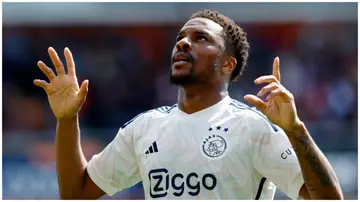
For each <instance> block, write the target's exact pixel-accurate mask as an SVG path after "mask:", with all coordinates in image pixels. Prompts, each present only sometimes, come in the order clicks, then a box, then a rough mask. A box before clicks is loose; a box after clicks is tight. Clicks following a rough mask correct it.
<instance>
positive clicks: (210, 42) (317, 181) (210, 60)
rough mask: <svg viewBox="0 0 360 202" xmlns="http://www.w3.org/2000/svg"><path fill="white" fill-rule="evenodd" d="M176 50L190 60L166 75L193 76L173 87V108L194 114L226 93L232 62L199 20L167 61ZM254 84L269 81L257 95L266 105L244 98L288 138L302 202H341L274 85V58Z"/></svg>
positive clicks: (213, 27)
mask: <svg viewBox="0 0 360 202" xmlns="http://www.w3.org/2000/svg"><path fill="white" fill-rule="evenodd" d="M178 52H184V53H187V52H189V53H190V54H189V55H191V56H192V57H193V60H191V61H190V62H186V63H180V64H179V63H172V77H189V76H192V77H193V78H196V79H193V80H192V82H188V83H181V82H179V83H177V84H179V86H180V88H179V95H178V106H179V109H181V110H182V111H184V112H186V113H188V114H191V113H195V112H197V111H200V110H202V109H205V108H207V107H210V106H212V105H214V104H216V103H218V102H219V101H220V100H222V98H224V97H225V96H226V95H228V85H229V80H230V77H231V73H232V71H233V69H234V68H235V66H236V63H237V61H236V59H235V58H234V57H232V55H231V54H230V53H227V52H226V51H225V38H224V32H223V28H222V27H221V26H220V25H219V24H217V23H215V22H213V21H211V20H208V19H205V18H194V19H192V20H190V21H188V22H187V23H186V24H185V25H184V27H183V28H182V29H181V31H180V32H179V35H178V37H177V43H176V46H175V47H174V49H173V54H172V56H173V58H174V57H175V56H176V54H177V53H178ZM214 61H218V62H214ZM255 83H256V84H263V83H269V85H267V86H265V87H264V88H263V89H262V90H261V91H260V92H259V93H258V96H259V97H262V96H264V95H265V94H266V93H269V92H270V94H269V96H268V97H267V102H262V101H261V99H260V98H259V97H257V96H254V95H247V96H245V97H244V98H245V100H247V101H249V102H250V103H252V104H254V105H255V106H257V107H258V108H259V109H260V110H261V111H262V112H263V113H264V114H265V115H266V116H267V117H268V118H269V119H270V120H271V121H272V122H273V123H275V124H277V125H278V126H280V127H281V128H282V129H284V131H285V133H286V134H287V135H288V137H289V140H290V142H291V144H292V145H293V147H294V149H295V152H296V154H297V156H298V159H299V162H300V165H301V169H302V172H303V175H304V179H305V183H304V185H303V186H302V187H301V189H300V191H299V196H300V197H301V198H302V199H342V198H343V196H342V192H341V189H340V186H339V183H338V181H337V178H336V176H335V173H334V171H333V169H332V167H331V165H330V164H329V162H328V161H327V159H326V158H325V156H324V155H323V154H322V153H321V151H320V150H319V149H318V147H317V146H316V144H315V143H314V142H313V140H312V139H311V136H310V135H309V133H308V131H307V130H306V128H305V126H304V124H303V123H302V122H301V121H300V120H299V118H298V117H297V114H296V108H295V103H294V99H293V96H292V94H291V93H290V92H288V91H287V90H286V89H285V88H284V87H283V86H282V85H281V84H280V62H279V58H276V59H275V60H274V65H273V75H269V76H262V77H259V78H258V79H256V80H255ZM281 117H285V119H286V120H284V118H281Z"/></svg>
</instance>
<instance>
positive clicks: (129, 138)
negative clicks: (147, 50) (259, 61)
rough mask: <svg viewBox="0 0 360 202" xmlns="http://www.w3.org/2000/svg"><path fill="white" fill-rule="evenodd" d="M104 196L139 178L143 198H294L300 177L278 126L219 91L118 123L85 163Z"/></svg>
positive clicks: (301, 178) (134, 182) (295, 197)
mask: <svg viewBox="0 0 360 202" xmlns="http://www.w3.org/2000/svg"><path fill="white" fill-rule="evenodd" d="M87 170H88V173H89V176H90V178H91V179H92V180H93V181H94V183H95V184H96V185H98V187H100V188H101V189H102V190H103V191H104V192H106V193H107V194H108V195H110V196H111V195H113V194H115V193H116V192H119V191H121V190H123V189H126V188H129V187H131V186H133V185H135V184H136V183H138V182H140V181H142V183H143V187H144V193H145V198H146V199H268V200H269V199H273V198H274V195H275V190H276V187H278V188H279V189H280V190H281V191H283V192H284V193H286V194H287V195H288V196H289V197H290V198H292V199H298V197H299V191H300V188H301V186H302V185H303V184H304V179H303V176H302V173H301V168H300V165H299V162H298V159H297V157H296V154H295V152H294V150H293V149H292V146H291V144H290V141H289V139H288V137H287V136H286V134H285V133H284V132H283V130H282V129H281V128H280V127H278V126H275V125H273V124H272V123H271V122H270V121H268V120H267V119H266V117H265V116H264V115H263V114H261V113H260V112H259V111H256V110H255V109H253V108H250V107H248V106H247V105H245V104H243V103H241V102H239V101H237V100H234V99H231V98H230V97H229V96H226V97H225V98H224V99H222V100H221V101H220V102H218V103H217V104H215V105H213V106H211V107H208V108H206V109H204V110H201V111H198V112H196V113H192V114H187V113H185V112H183V111H181V110H180V109H179V108H178V107H177V105H174V106H172V107H161V108H158V109H154V110H150V111H148V112H144V113H142V114H140V115H138V116H137V117H135V118H134V119H132V120H131V121H129V122H128V123H126V124H125V125H124V126H123V127H121V128H120V130H119V132H118V134H117V135H116V137H115V138H114V140H113V141H112V142H111V143H110V144H109V145H108V146H107V147H106V148H105V149H104V150H103V151H102V152H101V153H99V154H97V155H94V156H93V158H92V159H91V160H90V161H89V163H88V167H87Z"/></svg>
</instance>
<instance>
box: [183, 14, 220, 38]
mask: <svg viewBox="0 0 360 202" xmlns="http://www.w3.org/2000/svg"><path fill="white" fill-rule="evenodd" d="M187 29H196V30H201V31H205V32H207V33H209V34H215V35H219V36H223V27H221V25H219V24H218V23H216V22H214V21H212V20H209V19H207V18H193V19H191V20H189V21H187V22H186V23H185V25H184V26H183V27H182V29H181V31H185V30H187Z"/></svg>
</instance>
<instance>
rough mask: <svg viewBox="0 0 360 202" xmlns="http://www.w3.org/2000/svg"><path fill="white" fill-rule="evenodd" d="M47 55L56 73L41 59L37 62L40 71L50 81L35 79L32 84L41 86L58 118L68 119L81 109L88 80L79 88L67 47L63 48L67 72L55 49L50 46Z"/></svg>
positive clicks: (73, 64) (72, 60)
mask: <svg viewBox="0 0 360 202" xmlns="http://www.w3.org/2000/svg"><path fill="white" fill-rule="evenodd" d="M48 53H49V56H50V58H51V60H52V62H53V64H54V66H55V69H56V73H57V75H55V74H54V72H53V70H52V69H51V68H49V67H48V66H46V65H45V64H44V63H43V62H42V61H39V62H38V63H37V65H38V67H39V68H40V69H41V71H42V72H43V73H44V74H45V75H46V77H47V78H48V79H49V81H50V83H48V82H46V81H44V80H39V79H36V80H34V84H35V85H36V86H39V87H41V88H43V89H44V90H45V92H46V94H47V96H48V99H49V103H50V107H51V109H52V111H53V113H54V115H55V116H56V118H57V119H58V120H61V119H68V118H72V117H73V116H75V115H76V114H77V113H78V112H79V111H80V109H81V106H82V105H83V104H84V102H85V99H86V94H87V92H88V85H89V81H88V80H85V81H84V82H83V83H82V84H81V87H80V88H79V84H78V80H77V77H76V73H75V63H74V59H73V57H72V54H71V52H70V50H69V49H68V48H65V49H64V55H65V59H66V64H67V69H68V73H67V74H66V72H65V69H64V65H63V63H62V62H61V60H60V58H59V56H58V55H57V53H56V51H55V50H54V49H53V48H52V47H50V48H49V49H48Z"/></svg>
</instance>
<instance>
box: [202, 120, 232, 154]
mask: <svg viewBox="0 0 360 202" xmlns="http://www.w3.org/2000/svg"><path fill="white" fill-rule="evenodd" d="M214 129H215V130H213V128H209V130H208V131H209V132H210V133H212V134H211V135H209V136H207V137H205V138H204V139H203V140H202V142H201V150H202V153H203V154H204V156H205V157H207V158H208V159H214V160H215V159H220V158H222V157H223V156H224V154H225V152H226V148H227V143H226V140H225V138H224V137H223V136H221V135H219V134H216V133H217V132H220V133H221V132H225V133H226V132H228V130H229V129H228V128H226V129H225V130H220V129H221V127H220V126H218V127H215V128H214Z"/></svg>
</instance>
